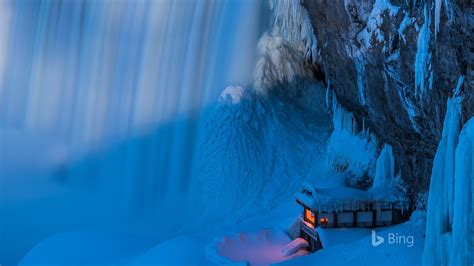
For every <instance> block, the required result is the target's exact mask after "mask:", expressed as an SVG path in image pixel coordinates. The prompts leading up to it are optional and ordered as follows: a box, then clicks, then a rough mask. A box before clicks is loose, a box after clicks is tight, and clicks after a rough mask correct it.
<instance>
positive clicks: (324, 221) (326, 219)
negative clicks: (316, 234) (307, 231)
mask: <svg viewBox="0 0 474 266" xmlns="http://www.w3.org/2000/svg"><path fill="white" fill-rule="evenodd" d="M328 222H329V220H328V218H327V217H324V218H321V219H319V223H321V225H327V224H328Z"/></svg>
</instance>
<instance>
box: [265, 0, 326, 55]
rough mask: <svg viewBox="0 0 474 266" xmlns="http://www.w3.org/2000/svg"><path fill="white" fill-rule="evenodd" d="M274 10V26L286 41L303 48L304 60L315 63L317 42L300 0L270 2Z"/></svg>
mask: <svg viewBox="0 0 474 266" xmlns="http://www.w3.org/2000/svg"><path fill="white" fill-rule="evenodd" d="M270 7H271V8H272V9H273V10H274V14H273V15H274V19H275V20H274V26H275V27H277V28H279V30H280V33H281V34H282V36H283V37H284V38H285V40H286V41H288V42H290V43H299V44H302V45H303V47H304V58H305V59H306V60H309V59H311V60H312V62H313V63H315V62H316V55H317V46H318V41H317V39H316V36H315V35H314V31H313V26H312V25H311V18H310V16H309V13H308V11H307V10H306V9H305V8H304V7H303V6H302V5H301V3H300V0H270Z"/></svg>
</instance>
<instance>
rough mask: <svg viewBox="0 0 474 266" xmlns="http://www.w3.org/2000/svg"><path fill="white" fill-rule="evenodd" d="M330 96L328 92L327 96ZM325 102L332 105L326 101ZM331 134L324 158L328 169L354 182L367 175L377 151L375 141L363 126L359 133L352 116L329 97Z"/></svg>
mask: <svg viewBox="0 0 474 266" xmlns="http://www.w3.org/2000/svg"><path fill="white" fill-rule="evenodd" d="M327 94H329V92H327ZM326 101H328V102H329V101H331V100H330V99H329V98H327V99H326ZM332 113H333V125H334V131H333V133H332V134H331V138H330V139H329V143H328V148H327V155H328V162H329V165H331V167H332V168H333V169H334V170H335V171H336V172H339V173H349V174H350V175H351V176H353V177H355V178H361V177H363V176H364V175H367V174H368V172H369V170H370V169H371V166H372V164H373V162H375V159H376V157H375V154H376V150H377V139H376V137H375V135H373V134H371V133H370V132H369V131H368V129H367V128H365V126H364V125H363V126H362V129H361V130H359V128H358V124H357V120H356V118H355V117H354V114H352V113H351V112H349V111H347V110H346V109H345V108H344V107H343V106H342V105H341V104H340V103H339V102H338V101H337V97H336V95H335V93H334V91H333V93H332Z"/></svg>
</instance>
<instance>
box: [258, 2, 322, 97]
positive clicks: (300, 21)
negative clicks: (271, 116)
mask: <svg viewBox="0 0 474 266" xmlns="http://www.w3.org/2000/svg"><path fill="white" fill-rule="evenodd" d="M270 8H271V9H272V11H273V22H272V23H273V25H272V26H271V27H270V28H271V31H270V32H267V33H264V34H263V36H262V37H261V38H260V41H259V44H258V50H259V60H258V61H257V64H256V67H255V71H254V78H255V81H254V87H255V88H256V89H257V91H259V92H266V91H267V90H268V89H270V88H272V87H274V86H276V85H277V84H278V83H283V82H291V81H293V80H294V79H295V78H296V77H301V78H305V77H308V75H311V72H310V71H309V69H308V67H307V65H306V62H307V61H310V60H311V61H312V62H313V63H314V62H315V60H316V53H317V40H316V37H315V35H314V32H313V27H312V25H311V20H310V17H309V13H308V11H307V10H306V9H305V8H304V7H303V6H302V5H301V3H300V1H299V0H270Z"/></svg>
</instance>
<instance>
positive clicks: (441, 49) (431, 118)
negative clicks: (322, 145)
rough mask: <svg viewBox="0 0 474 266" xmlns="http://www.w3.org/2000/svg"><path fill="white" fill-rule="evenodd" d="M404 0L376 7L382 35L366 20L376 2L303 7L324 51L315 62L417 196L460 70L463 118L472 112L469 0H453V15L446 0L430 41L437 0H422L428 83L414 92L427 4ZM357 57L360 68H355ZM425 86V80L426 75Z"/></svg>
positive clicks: (312, 1)
mask: <svg viewBox="0 0 474 266" xmlns="http://www.w3.org/2000/svg"><path fill="white" fill-rule="evenodd" d="M387 2H388V0H387ZM408 2H409V5H408V4H407V2H406V1H402V0H392V1H391V4H392V5H393V6H395V7H398V8H399V9H398V12H394V13H396V14H391V13H390V10H385V11H383V12H381V18H382V19H381V20H380V25H378V27H377V28H378V31H379V33H380V36H381V37H379V38H377V36H378V35H377V32H374V29H371V25H370V23H368V22H369V20H370V14H371V12H372V9H373V7H374V6H375V0H360V1H359V0H357V1H356V0H345V1H343V0H309V1H305V2H304V5H305V6H306V8H307V9H308V11H309V14H310V17H311V22H312V25H313V28H314V32H315V34H316V37H317V39H318V45H319V49H320V50H321V51H320V57H319V58H318V64H319V67H320V68H321V69H322V70H323V72H324V73H325V74H326V78H327V79H329V80H330V81H331V86H332V89H333V90H334V91H335V92H336V95H337V97H338V101H339V102H340V103H341V104H342V105H344V106H345V107H346V108H347V109H348V110H349V111H352V112H353V113H354V114H355V115H356V117H357V119H358V120H359V121H362V120H364V122H365V125H366V126H368V127H369V128H370V129H371V131H373V132H374V133H375V134H376V135H377V136H378V138H379V140H380V141H382V142H385V143H388V144H390V145H392V146H393V148H394V152H395V155H396V157H397V160H398V162H397V164H398V165H399V167H400V171H401V173H402V176H403V178H404V179H405V181H406V182H407V184H409V185H410V190H411V191H410V192H411V195H412V196H413V197H414V196H416V195H415V194H416V193H418V192H420V191H424V190H426V189H427V188H428V186H429V178H430V174H431V167H432V161H433V158H434V154H435V152H436V147H437V145H438V143H439V141H440V138H441V133H442V127H443V120H444V115H445V112H446V101H447V99H448V97H449V96H450V94H451V93H452V91H453V88H454V87H455V86H456V83H457V80H458V78H459V76H460V75H464V76H465V80H464V83H463V91H464V94H465V98H464V103H463V117H464V121H467V119H468V118H469V117H470V116H472V115H473V114H474V89H473V87H474V86H473V85H474V79H473V78H474V71H473V69H472V62H473V59H474V55H473V52H474V45H473V42H472V40H473V39H474V18H473V6H472V5H470V4H469V2H470V1H450V2H451V5H452V6H451V10H452V14H453V15H452V17H451V19H449V18H448V17H447V12H446V7H445V6H444V1H443V7H442V10H441V23H440V31H439V32H438V34H437V36H436V39H435V33H434V30H435V25H434V6H433V3H432V2H431V1H427V3H426V5H427V7H428V10H429V13H430V15H431V24H430V30H431V40H430V51H431V53H432V60H431V62H432V73H433V86H432V89H431V90H429V89H427V92H426V93H425V94H424V95H423V96H422V97H417V96H416V95H415V68H414V65H415V58H416V53H417V41H418V33H419V28H421V26H422V24H423V23H424V19H425V18H424V14H423V10H424V3H423V2H422V1H417V2H420V3H418V4H417V5H416V6H413V3H412V1H408ZM405 15H407V16H409V17H410V18H413V23H412V24H410V25H408V26H407V27H406V29H405V30H404V31H403V32H402V33H403V34H400V32H399V28H400V24H401V23H402V21H403V20H404V17H405ZM372 22H373V21H372ZM366 28H369V29H371V32H370V33H369V38H370V39H369V40H370V41H369V45H367V42H365V43H364V41H363V40H361V36H362V35H363V32H364V31H365V30H366ZM361 33H362V34H361ZM357 63H359V66H362V68H361V67H359V70H358V69H357ZM361 69H362V70H363V72H362V73H361ZM358 72H359V75H358ZM361 74H362V75H361ZM358 84H362V85H361V86H358ZM425 84H429V80H428V79H425ZM360 88H362V89H360Z"/></svg>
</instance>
